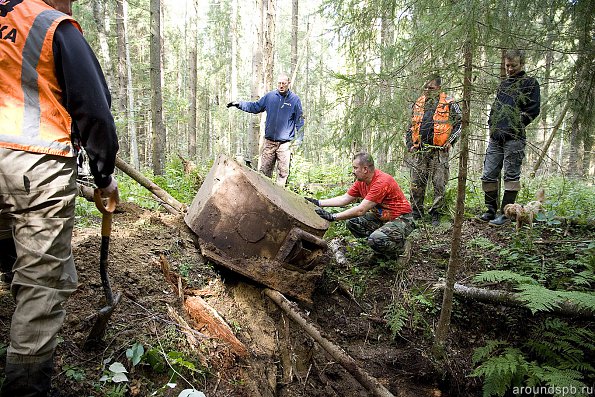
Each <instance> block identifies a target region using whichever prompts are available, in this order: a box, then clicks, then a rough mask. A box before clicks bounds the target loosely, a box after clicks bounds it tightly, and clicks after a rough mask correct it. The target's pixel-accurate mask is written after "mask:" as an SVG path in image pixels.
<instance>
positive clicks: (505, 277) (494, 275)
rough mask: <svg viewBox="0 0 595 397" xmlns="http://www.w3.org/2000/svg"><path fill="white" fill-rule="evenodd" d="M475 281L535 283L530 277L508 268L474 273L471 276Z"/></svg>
mask: <svg viewBox="0 0 595 397" xmlns="http://www.w3.org/2000/svg"><path fill="white" fill-rule="evenodd" d="M473 280H474V281H476V282H484V283H493V282H511V283H515V284H522V283H536V281H535V280H533V279H532V278H531V277H527V276H522V275H520V274H518V273H515V272H512V271H509V270H488V271H485V272H482V273H480V274H478V275H476V276H475V277H474V278H473Z"/></svg>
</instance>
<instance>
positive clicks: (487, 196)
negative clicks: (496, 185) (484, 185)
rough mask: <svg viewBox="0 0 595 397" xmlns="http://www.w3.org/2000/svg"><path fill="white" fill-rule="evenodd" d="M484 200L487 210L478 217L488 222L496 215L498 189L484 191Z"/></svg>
mask: <svg viewBox="0 0 595 397" xmlns="http://www.w3.org/2000/svg"><path fill="white" fill-rule="evenodd" d="M484 200H485V204H486V207H487V210H486V212H484V213H483V214H481V215H480V216H479V217H478V219H479V220H480V221H482V222H489V221H491V220H493V219H494V218H495V217H496V210H498V191H497V190H494V191H491V192H484Z"/></svg>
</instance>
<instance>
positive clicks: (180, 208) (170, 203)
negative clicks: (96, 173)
mask: <svg viewBox="0 0 595 397" xmlns="http://www.w3.org/2000/svg"><path fill="white" fill-rule="evenodd" d="M116 167H118V168H119V169H120V170H122V171H123V172H124V173H125V174H126V175H128V176H129V177H131V178H132V179H134V180H135V181H137V182H138V183H139V184H140V185H141V186H143V187H144V188H146V189H147V190H149V191H150V192H151V193H153V194H154V195H155V196H157V198H158V199H159V200H161V201H163V203H164V204H167V205H164V208H165V209H166V210H167V211H168V212H169V213H171V214H173V215H179V214H180V213H182V212H184V211H185V209H186V206H185V205H184V204H182V203H180V202H179V201H178V200H176V199H175V198H173V197H172V196H171V195H170V194H169V193H168V192H166V191H165V190H163V189H162V188H160V187H159V186H157V185H156V184H155V183H154V182H153V181H151V180H150V179H149V178H147V177H145V176H144V175H143V174H141V173H140V172H138V171H137V170H136V169H134V167H133V166H132V165H130V164H128V163H127V162H125V161H124V160H122V159H121V158H119V157H116Z"/></svg>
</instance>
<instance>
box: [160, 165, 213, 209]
mask: <svg viewBox="0 0 595 397" xmlns="http://www.w3.org/2000/svg"><path fill="white" fill-rule="evenodd" d="M205 175H206V167H205V169H201V168H196V169H194V170H192V171H191V172H190V173H188V174H186V173H185V172H184V165H183V164H182V160H181V159H180V158H174V159H172V160H170V161H169V162H168V163H167V165H166V167H165V172H164V174H163V175H161V176H154V177H153V180H154V182H155V183H156V184H157V185H159V186H160V187H161V188H162V189H164V190H166V191H167V192H168V193H169V194H171V195H172V196H173V197H174V198H175V199H176V200H178V201H180V202H181V203H185V204H190V203H191V202H192V199H194V196H195V195H196V192H197V191H198V189H199V188H200V184H201V183H202V181H203V179H204V176H205Z"/></svg>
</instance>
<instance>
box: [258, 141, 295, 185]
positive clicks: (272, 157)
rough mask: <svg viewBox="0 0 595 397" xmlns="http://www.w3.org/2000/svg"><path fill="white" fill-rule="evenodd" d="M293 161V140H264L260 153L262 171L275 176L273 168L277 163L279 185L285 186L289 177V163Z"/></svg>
mask: <svg viewBox="0 0 595 397" xmlns="http://www.w3.org/2000/svg"><path fill="white" fill-rule="evenodd" d="M290 162H291V142H275V141H270V140H268V139H265V140H264V146H263V148H262V153H261V155H260V172H262V173H263V174H265V175H266V176H268V177H269V178H272V177H273V169H274V168H275V164H277V185H279V186H285V183H286V182H287V178H288V177H289V163H290Z"/></svg>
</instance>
